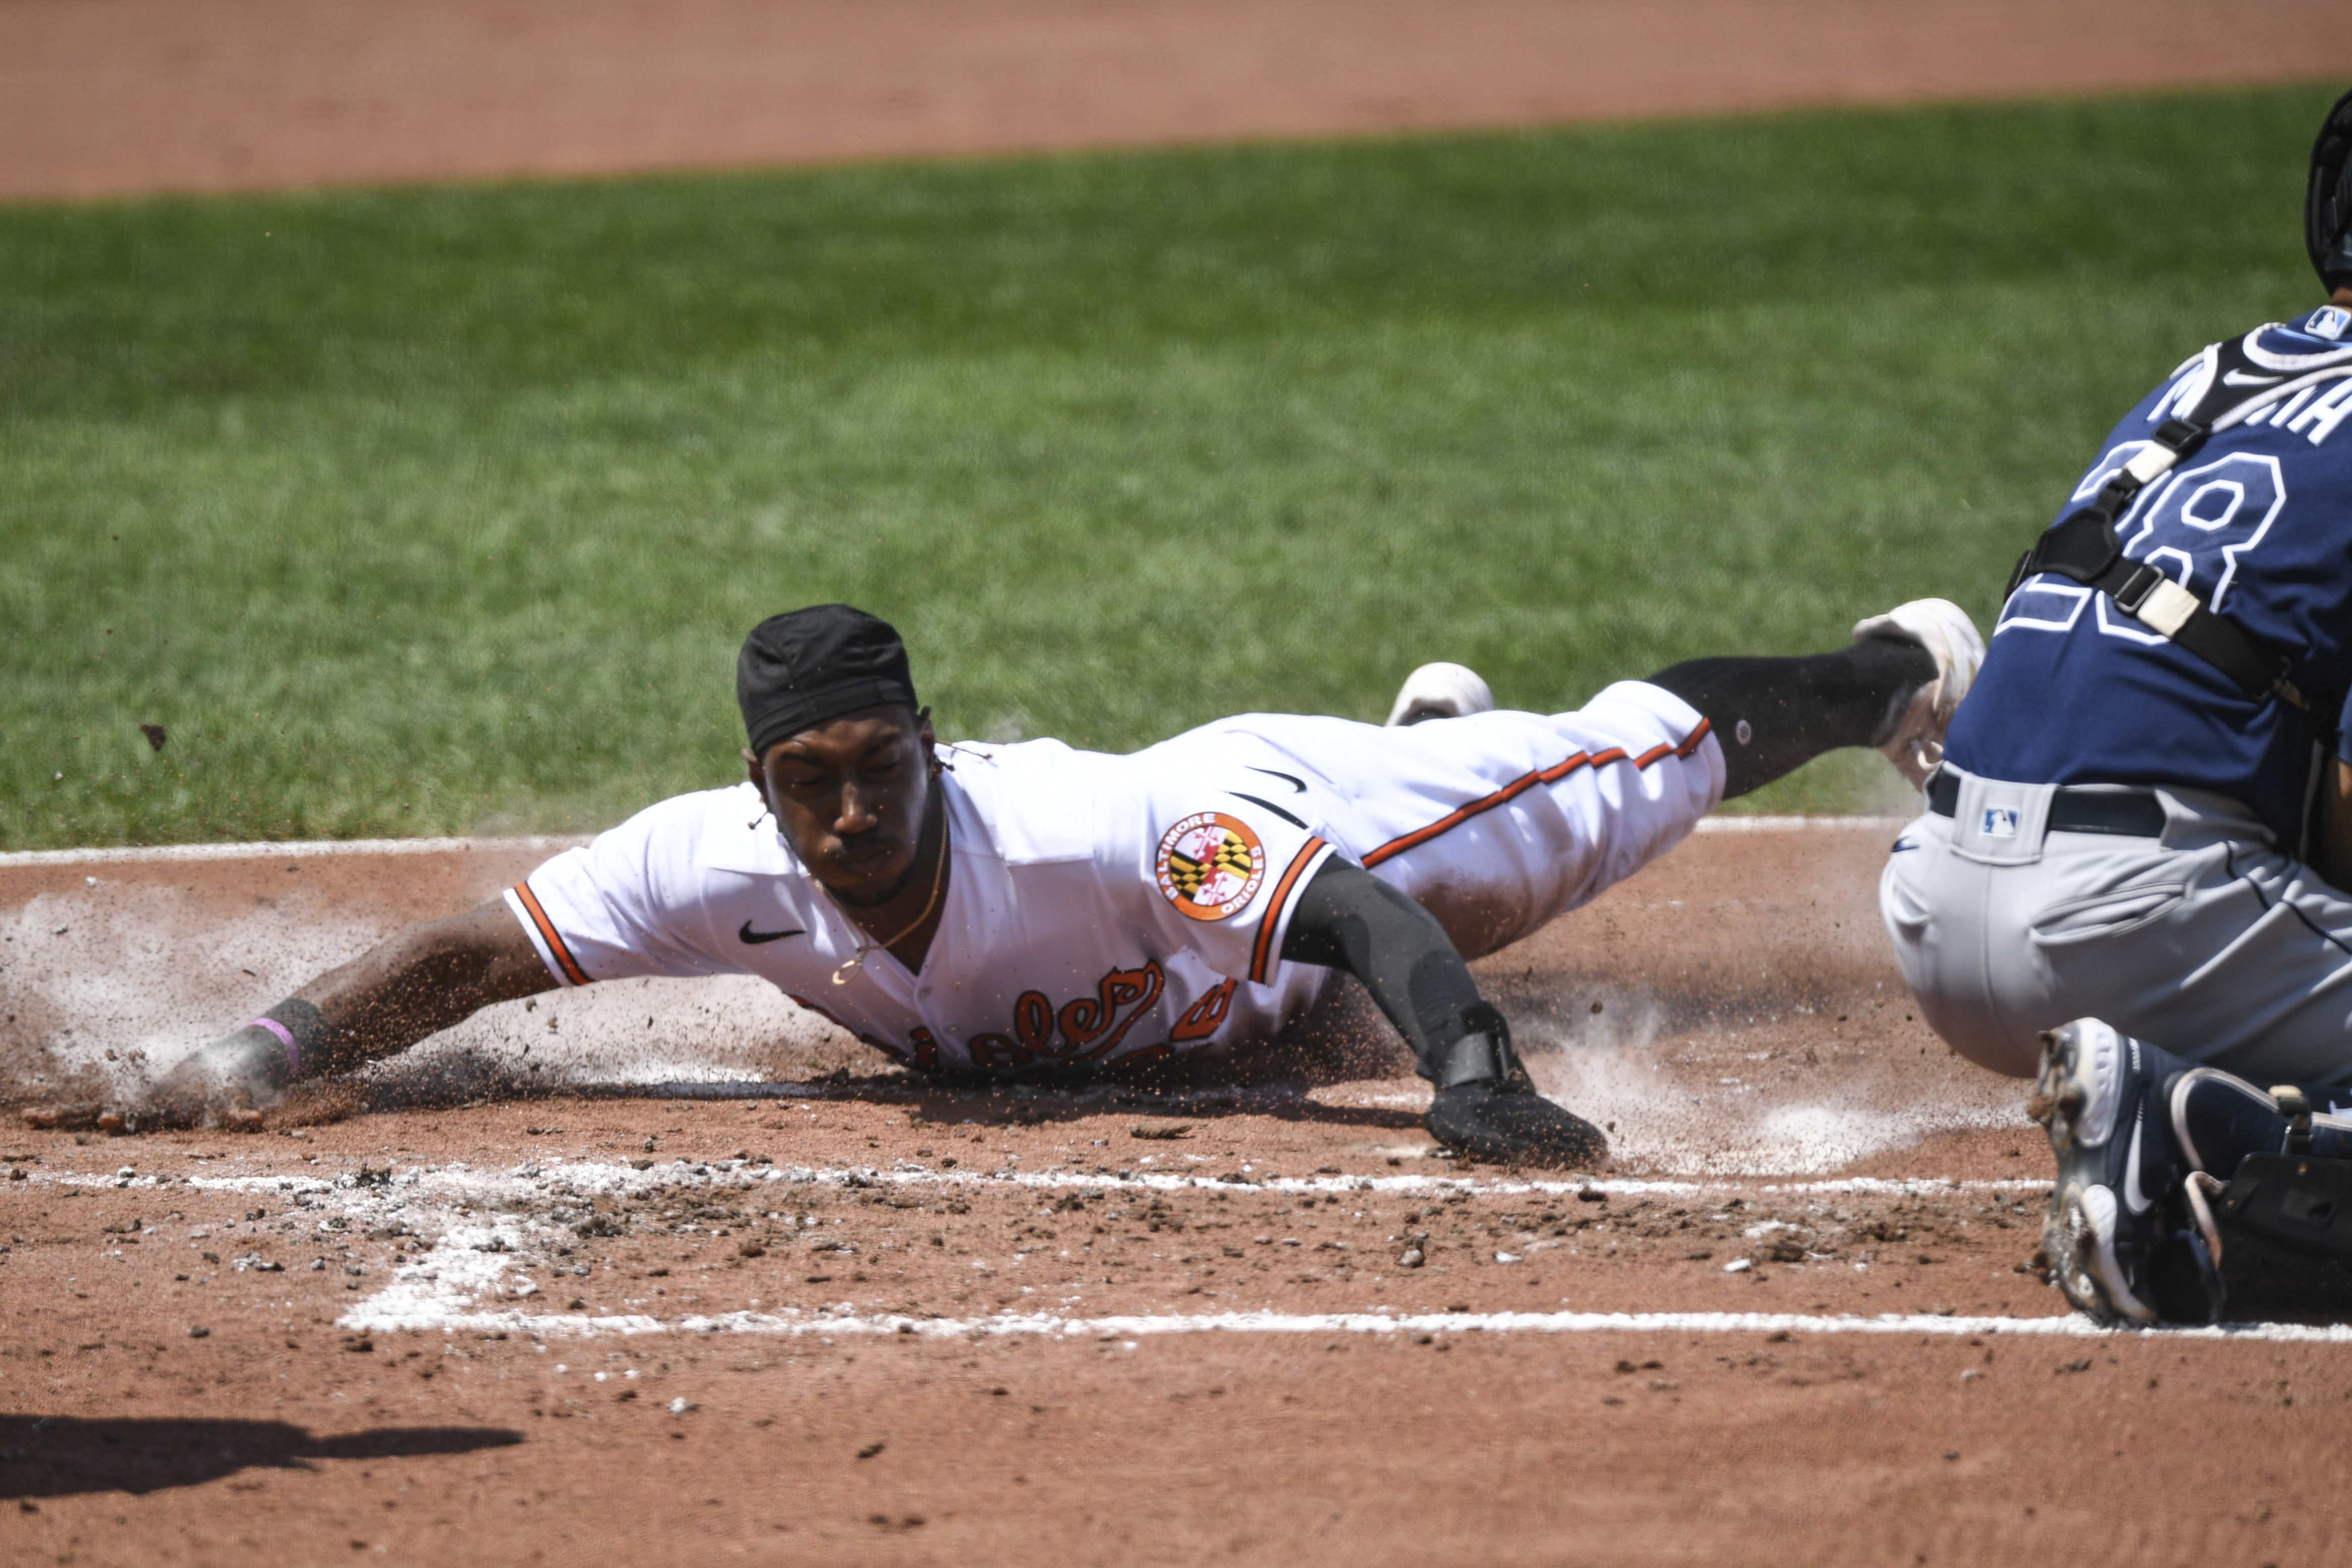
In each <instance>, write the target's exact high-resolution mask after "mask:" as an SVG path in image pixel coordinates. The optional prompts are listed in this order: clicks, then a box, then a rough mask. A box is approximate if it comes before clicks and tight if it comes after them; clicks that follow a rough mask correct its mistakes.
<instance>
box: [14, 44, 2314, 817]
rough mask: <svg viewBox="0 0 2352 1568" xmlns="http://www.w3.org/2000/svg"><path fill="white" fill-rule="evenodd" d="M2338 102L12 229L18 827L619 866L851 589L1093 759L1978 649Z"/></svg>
mask: <svg viewBox="0 0 2352 1568" xmlns="http://www.w3.org/2000/svg"><path fill="white" fill-rule="evenodd" d="M2327 97H2328V92H2327V89H2325V88H2317V87H2315V88H2308V89H2302V88H2298V89H2279V90H2272V91H2262V92H2248V93H2229V94H2206V95H2193V96H2178V97H2166V98H2148V99H2135V100H2108V101H2101V102H2096V103H2078V102H2063V103H2051V104H2038V105H2022V106H2007V107H2000V108H1984V109H1938V110H1921V111H1906V112H1901V113H1893V112H1885V113H1881V112H1874V113H1835V114H1816V115H1795V116H1787V117H1779V118H1766V119H1757V120H1743V121H1715V122H1697V123H1686V124H1675V125H1664V126H1646V127H1629V128H1601V129H1583V130H1577V131H1570V132H1555V133H1544V134H1523V135H1502V136H1481V137H1454V138H1432V139H1418V140H1411V141H1395V142H1355V143H1347V144H1337V145H1315V146H1303V147H1302V146H1282V147H1274V146H1253V147H1245V148H1235V149H1224V150H1210V151H1187V152H1180V153H1126V154H1118V155H1108V156H1089V157H1069V158H1045V159H1032V160H1024V161H1015V162H1005V163H974V164H958V165H946V166H937V165H935V166H883V167H873V168H864V169H855V170H845V171H831V172H825V173H820V174H775V175H756V176H755V175H735V176H725V177H698V178H673V179H661V180H645V181H627V182H614V183H599V184H538V185H525V186H508V187H491V188H465V189H454V188H444V189H426V190H409V191H368V192H347V193H330V194H320V195H299V196H285V197H273V198H267V199H259V198H256V199H236V200H209V201H159V202H147V203H133V204H122V205H96V206H80V207H67V206H41V207H17V208H13V209H5V210H0V279H5V280H6V281H5V285H0V364H5V374H0V638H5V641H0V648H5V658H6V659H7V665H8V669H9V673H10V679H9V680H8V681H7V682H6V683H5V688H0V847H5V848H12V849H13V848H37V847H57V846H67V845H79V844H114V843H155V842H175V841H191V840H220V839H252V838H299V837H372V836H413V835H431V834H448V833H480V832H530V831H540V832H564V831H577V830H583V829H592V828H594V827H597V826H603V825H605V824H608V823H610V822H612V821H614V820H616V819H617V818H619V817H620V816H624V815H625V814H627V813H628V812H629V811H631V810H633V809H635V807H637V806H639V805H643V804H645V803H646V802H649V801H651V800H653V799H655V798H657V797H659V796H661V795H667V794H670V793H674V792H676V791H678V790H683V789H688V788H694V787H699V786H703V785H707V784H716V783H722V782H725V781H726V780H728V779H729V778H730V777H732V776H735V775H736V773H737V766H738V764H736V763H734V762H733V761H732V753H733V751H734V749H735V747H736V746H737V745H738V744H740V738H739V734H738V731H737V724H736V720H735V716H734V713H733V710H732V705H731V702H730V674H731V664H732V654H733V649H734V647H735V644H736V642H737V640H738V639H739V638H740V636H741V633H742V632H743V630H744V629H745V628H746V627H748V626H750V625H751V623H752V622H754V621H755V620H757V619H758V618H759V617H760V616H763V615H765V614H768V613H770V612H772V611H773V610H775V609H777V608H781V607H784V606H787V605H793V604H801V603H811V602H817V601H823V600H829V599H845V600H849V601H851V602H855V603H858V604H861V605H866V606H867V607H869V608H872V609H874V610H875V611H877V612H878V613H880V614H883V615H885V616H890V617H891V618H892V619H894V620H896V621H898V623H899V625H900V626H901V627H902V628H903V629H904V630H905V631H906V633H907V634H908V637H909V640H910V642H911V643H912V645H913V647H914V651H915V655H916V658H917V661H918V662H917V670H918V676H919V680H920V681H921V682H922V684H923V686H924V689H925V695H926V696H927V698H929V700H931V701H932V702H933V703H934V705H935V706H936V708H937V710H938V712H939V718H940V725H941V729H942V731H943V732H945V733H948V734H950V735H961V736H983V737H995V738H1011V737H1013V736H1017V735H1024V734H1054V735H1059V736H1061V737H1062V738H1064V739H1066V740H1069V741H1071V742H1074V743H1076V744H1081V745H1090V746H1098V747H1108V748H1116V749H1123V748H1128V747H1132V746H1135V745H1139V744H1142V743H1145V742H1150V741H1152V740H1156V739H1159V738H1160V737H1162V736H1165V735H1167V734H1170V733H1172V732H1174V731H1177V730H1180V729H1181V728H1184V727H1186V726H1188V725H1191V724H1194V723H1198V722H1201V721H1205V720H1208V719H1211V718H1214V717H1217V716H1219V715H1221V714H1224V713H1228V712H1234V711H1244V710H1305V711H1328V712H1339V713H1346V714H1352V715H1356V716H1359V717H1364V718H1377V717H1378V716H1379V715H1380V714H1381V712H1382V711H1384V710H1385V706H1386V703H1387V700H1388V698H1389V696H1390V694H1391V691H1392V689H1393V687H1394V683H1395V682H1396V680H1397V679H1399V678H1401V677H1402V674H1403V673H1404V671H1405V670H1406V669H1407V668H1410V667H1411V666H1412V665H1413V664H1415V663H1418V662H1420V661H1422V660H1423V659H1426V658H1455V659H1460V660H1463V661H1465V662H1467V663H1470V664H1473V665H1475V666H1476V667H1477V668H1480V669H1481V670H1482V671H1483V672H1484V673H1485V674H1486V676H1487V678H1488V679H1489V680H1490V681H1491V682H1492V683H1493V685H1494V687H1495V689H1496V693H1497V695H1498V697H1500V699H1501V700H1504V701H1505V702H1507V703H1512V704H1516V705H1522V706H1529V707H1559V706H1566V705H1570V704H1572V703H1575V702H1577V701H1579V700H1582V699H1583V698H1584V697H1586V696H1588V695H1589V694H1590V693H1591V692H1592V691H1593V690H1595V689H1598V688H1599V687H1601V685H1604V684H1606V683H1607V682H1608V681H1610V680H1612V679H1620V678H1623V677H1627V676H1636V675H1640V674H1643V673H1646V672H1647V671H1648V670H1650V669H1652V668H1656V667H1658V666H1660V665H1663V664H1664V663H1667V662H1670V661H1672V660H1674V659H1675V658H1684V657H1688V656H1690V655H1693V654H1696V653H1700V652H1706V651H1717V650H1721V649H1724V648H1728V647H1745V648H1750V649H1755V650H1758V651H1780V652H1795V651H1801V650H1805V649H1810V648H1814V647H1822V646H1827V645H1829V644H1832V643H1834V642H1835V641H1837V640H1840V639H1842V638H1843V636H1844V635H1845V630H1846V628H1847V626H1850V624H1851V623H1852V622H1853V619H1854V618H1856V617H1857V616H1860V615H1862V614H1864V613H1867V612H1870V611H1874V610H1876V609H1880V608H1884V607H1885V605H1890V604H1892V603H1894V602H1895V601H1897V600H1899V599H1903V598H1907V597H1911V596H1914V595H1920V594H1927V593H1934V594H1941V595H1948V596H1951V597H1955V598H1958V599H1959V600H1960V601H1961V602H1962V603H1964V604H1966V605H1969V608H1970V609H1972V610H1973V611H1976V612H1977V613H1979V615H1983V614H1985V613H1987V612H1989V611H1990V608H1991V607H1992V601H1993V598H1994V595H1995V593H1996V592H1997V590H1998V587H1999V584H2000V581H2001V579H2002V577H2003V575H2004V574H2005V571H2006V568H2007V565H2008V563H2009V561H2010V560H2011V557H2012V556H2013V555H2014V553H2015V552H2016V551H2017V550H2018V549H2019V548H2020V547H2021V542H2022V541H2023V540H2024V539H2025V538H2027V537H2029V536H2030V534H2031V532H2032V530H2033V529H2034V528H2035V527H2036V526H2037V525H2038V524H2039V523H2040V522H2042V521H2045V520H2046V518H2047V516H2048V514H2049V513H2050V512H2051V511H2052V510H2053V508H2054V506H2055V504H2056V502H2057V500H2058V499H2059V498H2060V497H2061V496H2062V495H2063V490H2064V488H2065V486H2066V484H2067V483H2068V481H2069V480H2070V479H2072V477H2073V475H2074V472H2075V471H2076V470H2077V469H2078V468H2079V467H2080V465H2081V464H2082V463H2083V462H2084V460H2085V458H2086V457H2087V455H2088V452H2089V449H2090V447H2091V446H2092V445H2093V443H2095V441H2096V439H2097V437H2098V436H2099V434H2100V433H2101V432H2102V431H2103V430H2104V429H2105V426H2107V425H2108V424H2109V423H2110V422H2111V421H2112V419H2113V417H2114V416H2115V415H2116V413H2117V412H2118V411H2119V410H2120V409H2121V408H2122V407H2123V406H2124V405H2126V404H2127V403H2128V402H2129V401H2130V399H2131V398H2133V397H2134V396H2135V395H2137V393H2138V392H2140V391H2141V390H2143V389H2144V388H2145V386H2146V385H2147V384H2149V383H2150V382H2151V381H2152V380H2153V379H2154V378H2155V377H2157V376H2158V375H2160V374H2163V373H2164V372H2165V371H2166V370H2168V369H2169V368H2170V367H2171V366H2172V365H2173V364H2174V363H2177V362H2178V361H2179V359H2180V358H2181V357H2182V356H2183V355H2184V354H2185V353H2188V352H2189V350H2191V349H2193V348H2194V347H2196V346H2197V345H2199V344H2201V343H2202V342H2206V341H2208V340H2209V339H2210V338H2211V337H2213V336H2216V335H2218V334H2220V333H2221V332H2223V331H2229V330H2231V329H2232V328H2236V327H2241V326H2243V325H2245V324H2247V323H2249V322H2251V321H2255V320H2260V319H2265V318H2270V317H2275V316H2279V315H2283V314H2285V313H2287V312H2289V311H2291V310H2295V309H2298V308H2301V307H2303V306H2304V305H2305V304H2307V303H2308V302H2310V301H2311V300H2314V299H2315V285H2314V284H2313V281H2312V279H2310V277H2309V274H2308V271H2307V269H2306V268H2305V265H2304V262H2303V260H2302V258H2301V253H2300V244H2299V227H2298V217H2299V212H2300V208H2299V202H2300V169H2301V166H2302V160H2303V157H2304V153H2305V148H2306V146H2307V144H2308V141H2309V136H2310V128H2311V126H2312V125H2313V124H2314V123H2315V121H2316V117H2317V115H2318V113H2319V111H2320V110H2321V108H2322V107H2324V104H2325V102H2326V100H2327ZM142 722H155V723H161V724H163V725H164V726H166V728H167V730H168V731H169V736H170V739H169V741H168V742H167V744H166V745H165V747H164V749H163V751H162V752H153V751H152V750H151V749H150V748H149V746H148V744H147V742H145V741H144V740H143V739H142V736H141V734H140V732H139V731H138V729H137V728H136V726H137V725H138V724H140V723H142ZM59 775H62V776H59ZM1889 777H1890V775H1888V774H1887V773H1886V771H1885V768H1884V766H1883V765H1882V764H1879V763H1876V762H1875V761H1874V759H1870V758H1867V757H1864V758H1847V759H1838V760H1833V761H1832V762H1831V763H1824V764H1822V765H1818V766H1816V767H1815V768H1812V769H1810V770H1807V771H1806V773H1803V774H1801V775H1800V776H1799V777H1798V778H1796V779H1793V780H1791V781H1790V782H1789V783H1788V784H1784V785H1781V786H1779V787H1777V788H1775V789H1773V790H1770V791H1768V792H1764V793H1763V794H1761V795H1758V796H1756V797H1754V798H1753V800H1752V801H1751V803H1749V804H1750V805H1752V806H1753V808H1754V809H1758V810H1764V811H1775V810H1777V811H1790V810H1815V809H1870V808H1874V807H1884V806H1885V805H1887V804H1888V802H1887V800H1886V796H1885V789H1886V787H1887V780H1888V778H1889Z"/></svg>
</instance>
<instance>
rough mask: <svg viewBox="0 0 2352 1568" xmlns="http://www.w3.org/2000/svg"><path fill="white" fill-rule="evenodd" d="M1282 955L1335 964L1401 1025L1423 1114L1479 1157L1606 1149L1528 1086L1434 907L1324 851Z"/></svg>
mask: <svg viewBox="0 0 2352 1568" xmlns="http://www.w3.org/2000/svg"><path fill="white" fill-rule="evenodd" d="M1282 956H1283V957H1284V958H1286V959H1287V960H1289V961H1290V962H1292V963H1317V964H1321V965H1323V966H1325V967H1327V968H1330V969H1344V970H1346V971H1347V972H1348V973H1350V974H1352V975H1354V976H1355V977H1356V978H1357V979H1358V980H1360V981H1361V982H1362V983H1363V986H1364V989H1365V990H1366V991H1368V992H1370V994H1371V997H1372V1000H1373V1002H1375V1003H1376V1004H1378V1005H1379V1006H1380V1009H1381V1012H1383V1013H1385V1014H1387V1015H1388V1018H1389V1022H1391V1023H1392V1024H1394V1025H1395V1026H1397V1032H1398V1033H1399V1034H1401V1035H1402V1036H1403V1037H1405V1043H1406V1044H1408V1045H1410V1046H1411V1047H1412V1053H1413V1055H1414V1056H1415V1057H1416V1058H1419V1060H1420V1072H1421V1076H1422V1077H1423V1078H1425V1079H1429V1081H1430V1082H1432V1083H1433V1084H1435V1085H1436V1086H1437V1097H1436V1099H1435V1100H1433V1101H1432V1103H1431V1105H1430V1109H1429V1116H1428V1119H1427V1125H1428V1127H1429V1130H1430V1131H1431V1132H1432V1133H1433V1134H1434V1135H1435V1136H1436V1138H1437V1139H1438V1141H1439V1142H1442V1143H1444V1144H1445V1145H1446V1146H1447V1147H1449V1148H1453V1149H1458V1150H1460V1151H1462V1152H1465V1153H1469V1154H1473V1155H1476V1156H1478V1157H1480V1158H1483V1159H1489V1160H1507V1161H1510V1162H1513V1163H1527V1164H1542V1165H1590V1164H1593V1163H1597V1162H1599V1161H1600V1160H1601V1158H1602V1157H1603V1156H1604V1155H1605V1154H1607V1152H1608V1151H1609V1145H1608V1141H1607V1140H1606V1139H1604V1138H1603V1137H1602V1136H1601V1131H1600V1130H1599V1129H1598V1128H1596V1127H1594V1126H1593V1125H1592V1124H1591V1122H1589V1121H1584V1120H1583V1119H1581V1118H1580V1117H1577V1116H1573V1115H1571V1114H1570V1113H1569V1112H1568V1111H1566V1110H1561V1109H1560V1108H1559V1106H1557V1105H1554V1104H1553V1103H1552V1102H1551V1101H1549V1100H1545V1099H1544V1098H1542V1097H1541V1096H1540V1095H1538V1094H1537V1093H1536V1092H1535V1086H1534V1085H1533V1084H1532V1083H1530V1082H1529V1081H1528V1075H1527V1073H1526V1071H1525V1069H1523V1068H1521V1067H1520V1066H1519V1062H1518V1058H1517V1056H1516V1055H1514V1054H1513V1052H1512V1050H1511V1029H1510V1025H1509V1024H1508V1023H1507V1021H1506V1020H1505V1019H1504V1017H1503V1015H1502V1013H1501V1011H1500V1010H1498V1009H1497V1008H1496V1006H1495V1005H1494V1004H1492V1003H1490V1002H1487V1001H1486V1000H1485V999H1483V998H1482V997H1480V995H1479V994H1478V985H1477V983H1476V982H1475V981H1474V980H1472V979H1471V978H1470V966H1469V965H1468V964H1466V963H1463V962H1462V954H1461V953H1460V952H1458V951H1457V950H1456V949H1455V948H1454V942H1453V939H1452V938H1450V937H1448V936H1447V935H1446V934H1445V928H1444V927H1443V926H1441V925H1439V924H1438V923H1437V918H1436V917H1435V916H1434V915H1432V914H1431V913H1430V912H1429V911H1428V910H1424V909H1423V908H1422V907H1421V906H1420V905H1419V904H1416V903H1414V902H1413V901H1412V900H1411V899H1409V898H1407V897H1406V896H1405V895H1404V894H1403V893H1402V892H1400V891H1398V890H1397V889H1394V888H1391V887H1390V886H1389V885H1388V884H1387V883H1386V882H1383V881H1381V879H1379V878H1377V877H1375V876H1373V875H1372V874H1371V873H1370V872H1369V871H1367V870H1365V869H1364V868H1362V867H1360V866H1353V865H1349V863H1348V862H1347V861H1344V860H1340V859H1337V858H1334V859H1330V860H1327V861H1325V862H1324V863H1323V867H1322V868H1321V869H1320V870H1318V871H1317V872H1316V873H1315V876H1314V878H1313V879H1311V880H1310V881H1309V882H1308V883H1307V889H1306V890H1305V891H1304V892H1302V893H1301V894H1300V895H1299V899H1298V906H1297V909H1296V910H1293V911H1292V912H1291V917H1290V929H1289V930H1288V931H1286V933H1285V934H1284V937H1283V942H1282Z"/></svg>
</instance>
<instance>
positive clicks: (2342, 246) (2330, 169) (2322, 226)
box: [2303, 92, 2352, 290]
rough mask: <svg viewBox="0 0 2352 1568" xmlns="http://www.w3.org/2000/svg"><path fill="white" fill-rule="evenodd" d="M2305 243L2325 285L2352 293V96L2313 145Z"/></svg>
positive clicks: (2331, 113) (2345, 98)
mask: <svg viewBox="0 0 2352 1568" xmlns="http://www.w3.org/2000/svg"><path fill="white" fill-rule="evenodd" d="M2303 244H2304V248H2305V249H2306V250H2308V251H2309V252H2310V253H2311V264H2312V266H2314V267H2315V268H2318V270H2319V280H2320V281H2321V282H2322V283H2325V284H2326V285H2327V287H2328V288H2329V289H2331V290H2333V289H2352V92H2347V93H2346V94H2345V95H2344V96H2343V97H2341V98H2339V99H2337V100H2336V107H2335V108H2333V109H2331V110H2328V111H2327V119H2326V122H2325V123H2324V124H2322V125H2321V126H2320V128H2319V140H2318V141H2316V142H2313V143H2312V144H2311V190H2310V194H2309V195H2308V196H2307V197H2306V199H2305V202H2304V205H2303Z"/></svg>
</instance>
